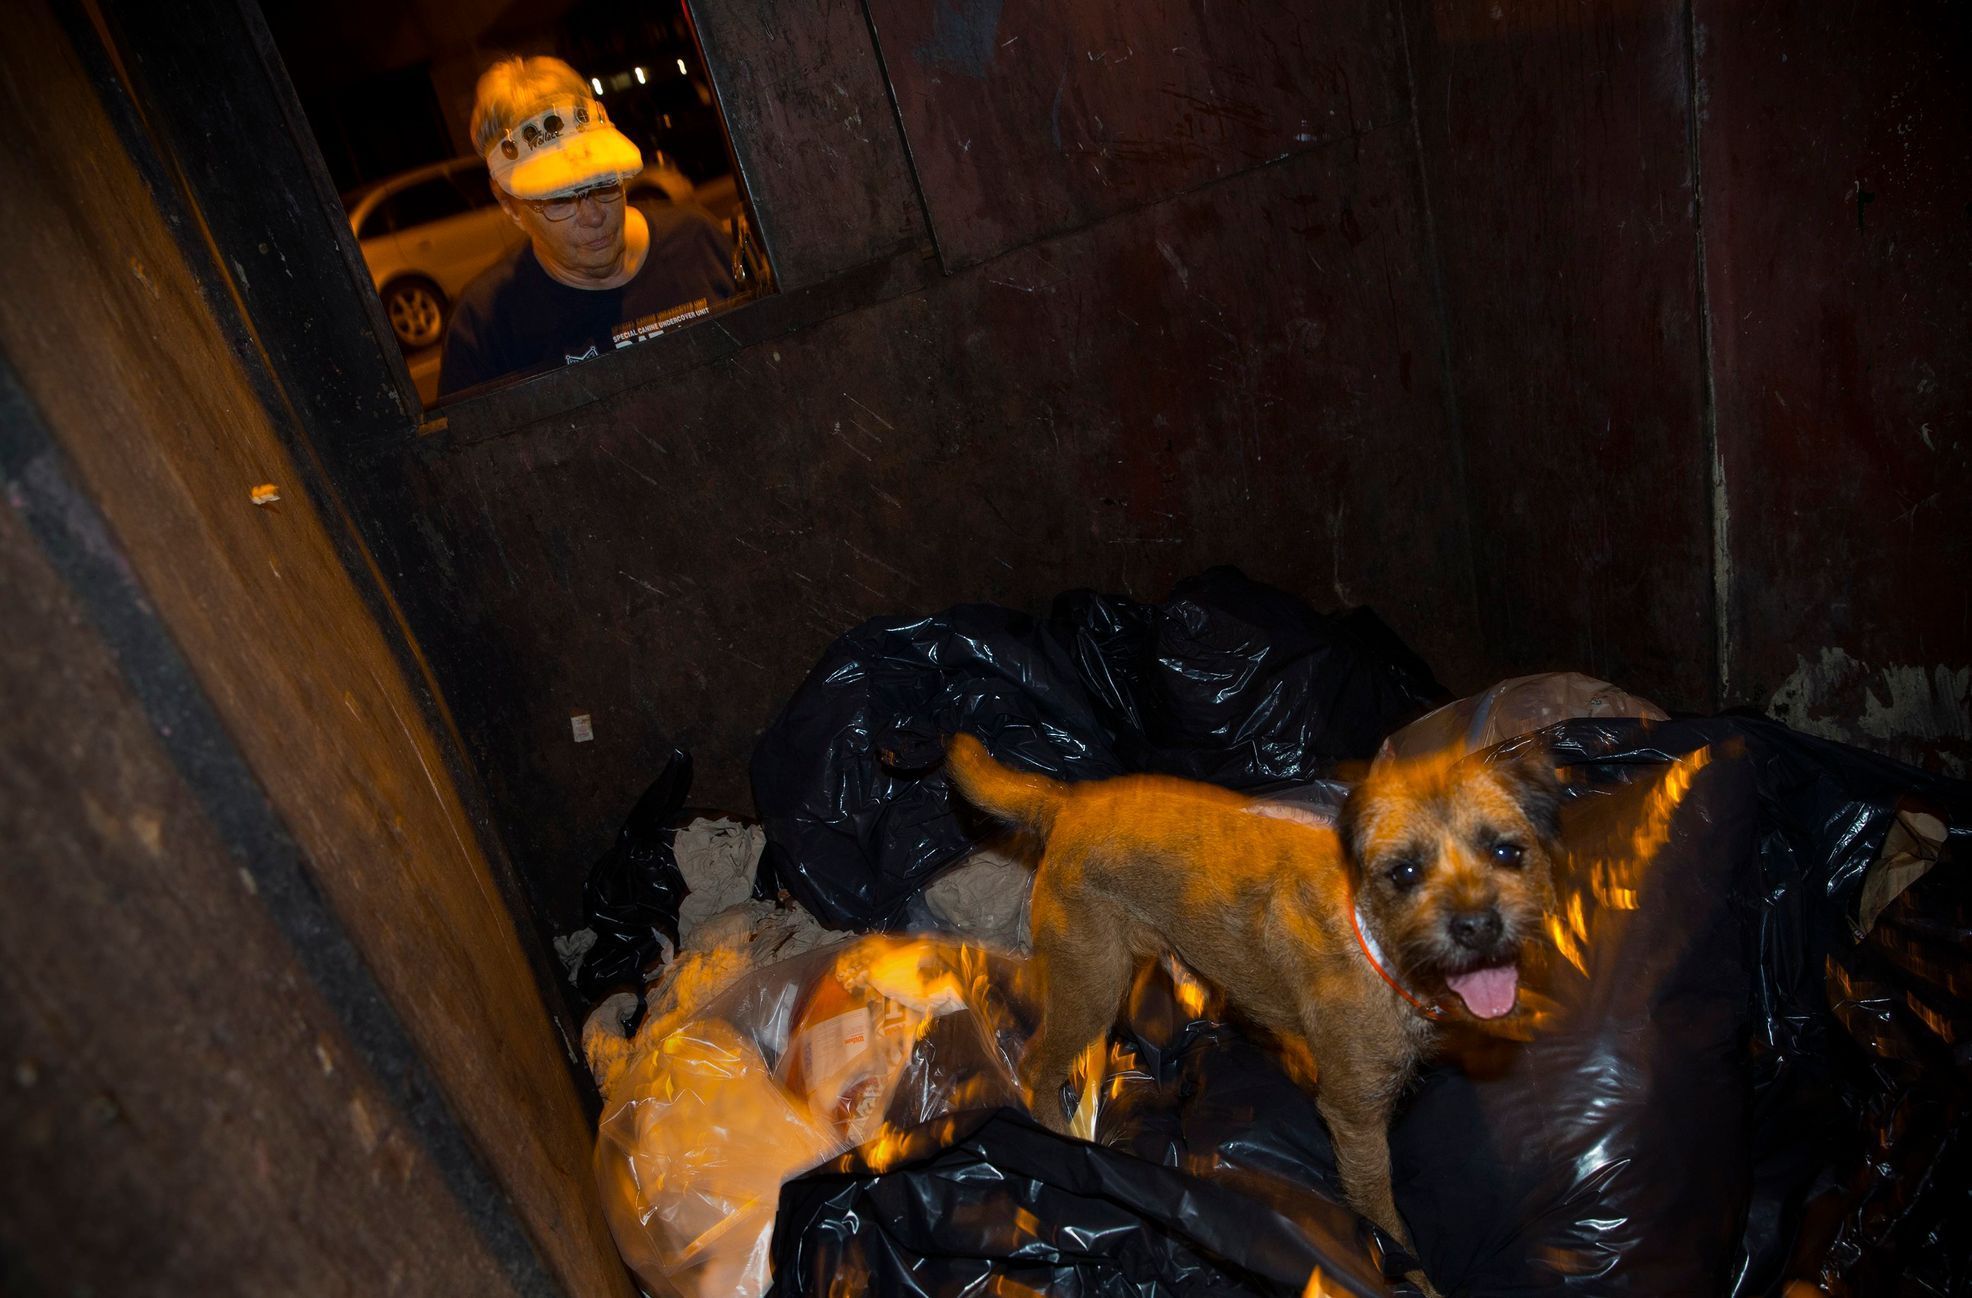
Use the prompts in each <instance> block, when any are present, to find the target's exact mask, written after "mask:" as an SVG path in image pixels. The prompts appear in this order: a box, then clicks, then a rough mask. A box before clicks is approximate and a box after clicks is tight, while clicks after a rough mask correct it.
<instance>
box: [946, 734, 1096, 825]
mask: <svg viewBox="0 0 1972 1298" xmlns="http://www.w3.org/2000/svg"><path fill="white" fill-rule="evenodd" d="M945 769H946V770H947V771H948V772H950V773H951V776H952V783H953V784H955V785H957V786H958V790H959V792H960V793H961V794H963V795H964V796H965V800H966V801H967V802H970V803H971V804H972V805H973V806H975V807H977V808H979V809H980V810H981V811H984V812H986V813H988V814H989V815H993V816H997V817H998V818H999V819H1001V820H1004V821H1007V822H1008V823H1010V824H1013V825H1018V826H1019V827H1020V828H1022V829H1026V830H1030V831H1032V832H1033V833H1034V834H1036V835H1038V836H1040V837H1042V838H1046V837H1047V835H1048V830H1049V829H1051V828H1053V826H1054V818H1055V813H1056V812H1057V811H1059V810H1060V809H1061V804H1062V801H1063V800H1064V799H1065V798H1066V797H1067V796H1068V788H1067V786H1066V785H1064V784H1062V783H1060V782H1059V781H1056V780H1051V779H1049V778H1048V777H1047V776H1045V775H1035V774H1032V773H1031V772H1028V771H1016V770H1012V769H1010V768H1008V767H1005V766H1002V765H1000V764H999V763H998V762H996V761H994V760H993V759H992V758H991V757H989V756H988V755H987V753H986V745H984V744H982V743H980V742H979V741H978V740H977V739H974V738H973V737H972V736H971V735H967V734H957V735H953V736H952V739H951V742H950V743H949V744H948V745H946V748H945Z"/></svg>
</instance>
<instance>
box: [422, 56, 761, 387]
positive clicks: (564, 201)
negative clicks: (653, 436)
mask: <svg viewBox="0 0 1972 1298" xmlns="http://www.w3.org/2000/svg"><path fill="white" fill-rule="evenodd" d="M471 133H472V141H473V148H474V149H475V150H477V151H478V153H479V155H480V156H481V157H483V158H484V159H486V170H487V173H488V176H489V178H490V180H491V182H492V186H493V193H494V196H495V197H496V198H498V199H499V201H500V206H501V207H502V208H504V209H505V210H506V213H507V215H508V216H509V217H510V218H512V220H513V222H514V224H516V225H518V226H519V227H520V228H521V230H522V231H523V232H524V233H525V234H526V235H527V242H526V243H525V244H523V245H522V246H521V247H519V248H517V249H516V250H515V251H514V252H513V253H512V254H510V255H509V256H507V257H505V258H503V259H502V260H501V261H499V262H498V263H496V264H495V265H493V266H492V267H490V268H489V269H487V270H486V271H484V272H482V273H481V274H480V275H479V276H478V277H477V278H476V279H474V280H473V281H472V283H470V284H468V285H467V286H466V288H465V290H464V292H462V293H461V294H460V295H459V301H458V303H457V305H456V306H455V308H454V309H453V313H452V319H451V321H450V322H449V323H448V324H447V326H446V329H445V348H444V352H443V354H442V358H441V360H440V362H439V378H438V391H439V395H441V396H445V395H449V394H451V393H454V392H458V391H460V390H461V389H464V388H469V387H472V386H473V385H475V384H479V383H484V382H486V381H487V380H489V379H493V378H497V377H499V376H500V375H503V374H512V373H515V372H517V371H533V370H538V369H543V368H546V367H549V366H554V365H562V364H570V365H572V364H574V363H575V362H577V361H583V360H588V359H590V358H592V357H595V356H600V355H602V354H603V353H605V352H608V351H611V350H613V349H615V348H616V347H619V346H627V345H628V344H629V343H630V342H633V341H636V340H638V339H639V338H640V337H643V336H648V335H649V334H651V333H653V332H656V331H658V330H659V329H661V328H662V327H663V326H664V325H665V324H666V323H668V322H670V321H672V320H676V319H682V318H687V317H689V316H690V315H691V314H693V313H694V312H696V311H699V310H702V309H706V308H709V307H710V306H711V305H712V304H713V303H716V302H722V301H724V300H725V299H727V298H729V297H731V296H732V295H733V292H734V287H735V286H734V282H733V276H732V245H731V243H730V241H729V240H728V239H727V237H726V233H725V231H724V230H723V229H722V228H721V227H720V225H719V223H718V222H717V221H715V220H714V219H713V218H712V216H711V215H710V214H709V213H707V212H705V211H704V210H703V209H701V208H698V207H695V206H692V205H689V204H674V203H671V202H669V201H667V200H666V199H663V198H649V199H637V200H635V201H632V200H631V199H630V198H629V197H628V195H627V192H626V190H625V188H624V186H625V182H627V181H630V180H631V179H633V178H634V177H636V176H637V174H638V173H639V172H640V171H641V170H642V168H643V155H642V153H641V152H640V151H639V150H638V148H637V146H636V145H635V144H633V143H632V142H631V141H630V139H629V137H627V136H625V135H624V134H623V133H622V132H620V131H618V130H617V129H616V128H615V127H614V126H612V125H611V124H610V120H609V114H608V113H607V112H606V111H604V108H603V104H602V100H601V99H600V98H599V97H597V96H595V95H592V94H591V93H590V87H589V83H588V82H587V81H584V80H583V79H582V77H581V75H580V74H579V73H577V72H576V70H575V69H574V68H572V67H570V66H569V65H568V64H566V63H564V62H562V61H561V60H560V59H555V58H546V57H534V58H511V59H502V60H501V61H500V62H498V63H496V64H494V65H493V66H492V67H490V68H488V69H487V70H486V72H485V73H484V74H483V75H482V76H481V77H480V79H479V86H478V90H477V93H476V95H475V100H474V103H473V110H472V125H471Z"/></svg>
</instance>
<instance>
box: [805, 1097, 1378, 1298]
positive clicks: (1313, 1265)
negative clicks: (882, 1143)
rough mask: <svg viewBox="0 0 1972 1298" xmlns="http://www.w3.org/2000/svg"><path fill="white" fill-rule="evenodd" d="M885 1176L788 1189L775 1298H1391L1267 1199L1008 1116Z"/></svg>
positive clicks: (860, 1168)
mask: <svg viewBox="0 0 1972 1298" xmlns="http://www.w3.org/2000/svg"><path fill="white" fill-rule="evenodd" d="M916 1136H917V1140H918V1144H919V1146H920V1148H918V1149H914V1150H913V1151H912V1156H910V1157H908V1158H907V1159H906V1160H905V1161H904V1162H902V1163H901V1164H899V1165H896V1166H894V1167H890V1168H889V1169H888V1170H886V1171H882V1172H877V1171H874V1170H872V1169H871V1168H870V1167H869V1166H868V1165H867V1163H866V1162H864V1160H863V1159H862V1158H861V1157H860V1156H859V1155H858V1154H856V1153H850V1154H847V1155H845V1156H843V1158H842V1159H840V1160H838V1161H837V1162H835V1163H833V1164H830V1165H828V1166H826V1167H824V1168H821V1169H819V1170H817V1171H814V1172H810V1173H808V1174H807V1175H805V1176H802V1177H798V1178H796V1179H794V1180H792V1181H789V1182H788V1183H787V1184H786V1185H785V1186H783V1187H782V1189H781V1201H780V1209H779V1215H778V1217H777V1219H776V1221H775V1225H774V1245H773V1249H774V1252H773V1264H774V1287H773V1288H772V1289H771V1290H770V1291H769V1292H770V1293H771V1294H773V1295H775V1296H776V1298H796V1296H797V1295H803V1296H807V1295H812V1296H814V1298H822V1296H823V1295H828V1294H837V1293H870V1294H878V1293H880V1294H886V1295H898V1296H903V1295H911V1296H916V1295H923V1296H924V1298H934V1296H942V1295H959V1294H973V1293H1036V1294H1050V1295H1059V1296H1061V1298H1162V1296H1163V1295H1180V1294H1229V1295H1230V1294H1254V1295H1280V1298H1298V1296H1299V1295H1301V1294H1302V1293H1304V1292H1306V1291H1307V1290H1306V1287H1305V1286H1306V1285H1307V1283H1308V1278H1309V1276H1310V1275H1311V1274H1312V1273H1313V1272H1314V1271H1316V1270H1317V1269H1319V1270H1320V1271H1321V1273H1322V1278H1323V1279H1322V1283H1323V1286H1324V1287H1323V1288H1321V1289H1319V1290H1317V1292H1320V1293H1324V1294H1337V1295H1340V1294H1359V1295H1377V1294H1386V1293H1388V1292H1390V1290H1389V1289H1388V1288H1387V1287H1386V1286H1385V1285H1384V1284H1383V1282H1382V1280H1381V1279H1380V1278H1379V1277H1378V1276H1377V1275H1376V1274H1375V1272H1374V1271H1372V1270H1370V1269H1369V1268H1368V1267H1367V1266H1366V1265H1365V1264H1364V1263H1363V1262H1361V1261H1356V1260H1352V1259H1350V1258H1349V1256H1348V1254H1347V1252H1345V1251H1342V1250H1338V1251H1336V1252H1335V1253H1329V1252H1324V1251H1322V1250H1320V1249H1319V1248H1317V1247H1316V1246H1315V1245H1314V1243H1313V1242H1312V1241H1311V1240H1310V1238H1309V1237H1308V1235H1307V1234H1306V1233H1304V1231H1303V1230H1302V1229H1300V1228H1299V1227H1298V1226H1297V1225H1296V1223H1294V1222H1293V1221H1292V1220H1290V1219H1289V1218H1287V1217H1285V1216H1283V1215H1281V1214H1279V1213H1277V1212H1274V1211H1272V1210H1271V1209H1269V1208H1268V1206H1267V1205H1266V1204H1265V1203H1263V1202H1260V1201H1256V1200H1253V1199H1249V1198H1246V1197H1244V1196H1240V1195H1235V1194H1227V1193H1224V1192H1222V1191H1220V1190H1219V1189H1218V1188H1217V1187H1215V1186H1213V1185H1212V1184H1211V1183H1210V1182H1207V1181H1204V1180H1202V1179H1201V1178H1198V1177H1196V1176H1193V1175H1190V1174H1188V1173H1186V1172H1182V1171H1178V1170H1176V1169H1173V1168H1167V1167H1159V1166H1157V1165H1155V1164H1152V1163H1147V1162H1144V1161H1143V1160H1141V1159H1139V1158H1136V1157H1134V1156H1132V1155H1130V1154H1126V1153H1122V1152H1119V1151H1117V1150H1113V1149H1108V1148H1105V1147H1104V1146H1102V1145H1095V1144H1088V1143H1085V1142H1082V1141H1074V1140H1069V1139H1066V1138H1065V1137H1061V1136H1057V1135H1054V1134H1053V1133H1051V1132H1049V1131H1047V1130H1046V1129H1044V1128H1042V1127H1040V1126H1039V1125H1037V1124H1036V1123H1035V1122H1034V1121H1033V1119H1031V1118H1028V1117H1026V1116H1025V1115H1022V1114H1018V1113H1015V1112H1013V1111H1011V1110H1006V1109H1001V1110H996V1111H993V1112H990V1113H987V1114H983V1115H981V1114H962V1115H956V1116H954V1117H950V1118H944V1119H940V1120H938V1121H937V1122H935V1123H932V1124H929V1125H927V1126H926V1127H924V1128H921V1129H920V1130H919V1131H918V1132H917V1133H916Z"/></svg>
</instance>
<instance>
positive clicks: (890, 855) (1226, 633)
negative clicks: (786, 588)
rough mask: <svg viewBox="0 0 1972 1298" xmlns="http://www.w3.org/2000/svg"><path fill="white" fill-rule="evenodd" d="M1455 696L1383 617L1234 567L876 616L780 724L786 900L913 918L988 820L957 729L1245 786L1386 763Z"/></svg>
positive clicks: (1054, 760) (892, 921)
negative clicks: (1308, 597)
mask: <svg viewBox="0 0 1972 1298" xmlns="http://www.w3.org/2000/svg"><path fill="white" fill-rule="evenodd" d="M1443 698H1444V691H1443V689H1442V687H1440V686H1439V685H1438V683H1437V682H1436V681H1435V680H1434V679H1433V678H1432V677H1431V673H1430V671H1429V670H1428V669H1427V668H1426V667H1425V666H1424V665H1423V664H1422V663H1421V662H1419V661H1418V660H1417V659H1416V658H1415V657H1414V656H1413V655H1412V654H1411V653H1410V652H1409V651H1408V650H1406V649H1405V648H1404V647H1403V645H1402V644H1401V642H1399V641H1398V640H1397V638H1396V636H1395V635H1394V634H1392V633H1391V632H1390V631H1389V629H1388V628H1387V627H1385V626H1384V625H1383V624H1382V623H1381V622H1380V621H1378V620H1377V619H1376V616H1375V615H1374V614H1373V613H1370V612H1369V611H1368V610H1363V609H1358V610H1355V611H1353V612H1351V613H1347V614H1340V615H1328V614H1322V613H1317V612H1315V611H1314V610H1313V609H1311V608H1309V607H1308V606H1307V605H1305V604H1303V603H1302V602H1300V601H1299V600H1297V599H1295V598H1293V597H1292V596H1289V595H1287V594H1285V593H1283V592H1281V591H1279V590H1275V589H1274V588H1272V587H1269V586H1265V585H1262V584H1261V583H1258V582H1254V581H1251V580H1249V579H1247V578H1246V577H1244V576H1242V575H1241V574H1240V573H1238V572H1237V571H1236V570H1234V569H1231V568H1214V569H1211V570H1209V571H1207V572H1205V573H1202V574H1200V575H1199V576H1196V577H1193V578H1190V579H1189V580H1187V581H1185V582H1182V583H1180V584H1179V585H1178V587H1177V588H1176V589H1175V590H1174V591H1173V592H1172V594H1171V596H1170V598H1168V599H1167V600H1165V601H1164V603H1162V604H1158V605H1146V604H1139V603H1137V602H1135V601H1133V600H1129V599H1126V598H1123V597H1120V596H1113V595H1098V594H1094V593H1092V592H1088V591H1076V592H1070V593H1068V594H1065V595H1063V596H1061V597H1060V598H1059V599H1057V600H1056V601H1055V604H1054V608H1053V610H1052V612H1051V613H1050V615H1049V616H1048V617H1047V618H1046V619H1044V620H1036V619H1034V618H1031V617H1027V616H1025V615H1023V614H1020V613H1016V612H1012V611H1010V610H1007V609H1002V608H996V607H992V606H988V605H976V604H975V605H962V606H960V607H957V608H952V609H947V610H945V611H944V612H942V613H939V614H937V615H935V616H932V617H924V618H915V619H908V620H879V621H873V622H868V623H865V624H864V625H862V626H861V627H858V628H857V629H855V630H854V631H851V632H850V633H849V634H847V635H845V636H843V637H842V638H841V639H839V640H838V641H836V643H835V644H833V645H831V646H830V648H829V650H828V652H827V653H826V654H825V655H824V656H823V659H822V661H821V662H820V663H819V664H818V665H817V666H816V667H815V669H814V670H813V671H812V672H811V673H810V674H809V676H808V678H807V680H806V681H805V682H803V684H802V685H801V687H800V688H799V689H798V690H797V691H796V692H795V694H794V696H793V697H792V698H791V699H790V700H789V701H788V703H787V705H786V707H785V708H784V709H783V710H782V712H781V713H780V715H779V716H778V717H776V718H775V720H774V721H773V723H772V724H771V725H769V726H768V728H767V730H766V731H765V733H763V734H762V736H761V739H760V743H759V746H758V747H757V748H756V750H755V752H754V757H753V767H752V776H753V793H754V802H755V805H756V806H757V808H758V809H759V812H760V817H761V820H762V822H763V823H764V825H765V827H766V830H767V850H766V853H765V855H764V857H763V859H762V867H761V868H762V883H763V887H764V890H766V891H769V892H771V891H772V890H774V889H775V888H785V889H786V890H787V891H788V892H789V893H790V894H792V895H793V896H794V898H795V899H796V900H798V901H799V902H800V903H801V904H802V905H803V906H805V907H806V908H807V909H808V910H809V911H810V912H811V913H813V914H814V915H815V916H816V917H817V918H818V919H820V920H822V922H824V923H826V924H831V925H834V926H836V927H841V928H869V927H884V928H888V927H896V926H898V925H899V924H901V923H902V922H903V921H904V918H905V916H906V913H907V909H908V905H909V902H910V900H911V898H912V896H913V894H915V893H917V892H918V891H919V890H920V889H922V888H923V887H924V886H925V885H926V884H927V883H928V882H929V881H930V879H931V878H932V877H933V876H934V875H935V874H936V873H937V872H938V871H939V870H940V869H942V868H943V867H944V866H946V865H947V864H949V863H951V862H952V861H954V860H956V859H958V858H959V857H960V856H962V855H964V854H965V853H966V852H968V851H970V850H971V849H972V848H973V847H974V846H975V845H976V844H977V842H978V841H979V836H980V835H981V834H983V833H985V832H986V831H987V827H986V826H985V825H983V824H982V823H981V822H980V821H979V820H978V819H977V818H976V817H972V816H962V813H960V812H959V811H958V810H957V808H956V800H955V798H954V797H953V796H952V795H951V794H950V793H949V792H948V791H947V789H946V787H945V783H944V780H943V779H942V777H938V776H935V775H934V776H932V777H930V778H920V776H921V775H922V772H923V770H924V769H926V768H928V767H929V766H930V765H933V764H935V762H936V759H937V755H938V751H939V750H938V740H939V738H940V737H941V736H943V735H948V734H951V733H952V732H954V731H957V730H966V731H969V732H971V733H973V734H976V735H978V736H980V738H981V739H983V740H984V741H985V742H986V744H987V746H988V747H989V748H990V749H991V750H992V751H993V753H994V755H995V756H997V757H999V758H1000V759H1001V760H1002V761H1006V762H1009V763H1011V764H1013V765H1016V766H1020V767H1023V768H1025V769H1028V770H1035V771H1041V772H1044V773H1046V774H1049V775H1052V776H1056V777H1058V778H1064V779H1091V778H1098V777H1101V776H1106V775H1115V774H1120V773H1121V772H1123V771H1125V770H1151V771H1162V772H1166V773H1169V774H1177V775H1185V776H1190V777H1193V778H1199V779H1210V780H1214V781H1216V782H1219V783H1222V784H1228V785H1233V786H1235V787H1241V788H1252V787H1256V786H1261V785H1266V784H1274V783H1281V782H1290V781H1305V780H1312V779H1317V778H1321V777H1324V776H1326V775H1328V774H1330V773H1331V770H1332V768H1333V767H1334V765H1335V764H1336V763H1338V762H1344V761H1357V760H1361V761H1366V760H1368V759H1369V758H1370V757H1371V756H1372V755H1373V754H1374V753H1375V751H1376V746H1377V744H1378V743H1380V742H1381V741H1382V739H1383V738H1384V736H1385V735H1387V734H1389V733H1390V732H1391V731H1392V730H1394V729H1395V728H1397V727H1398V726H1400V725H1402V724H1403V723H1404V722H1406V721H1409V720H1411V719H1413V718H1414V717H1416V716H1418V715H1419V714H1420V713H1422V712H1424V711H1425V710H1426V709H1427V708H1429V707H1431V706H1433V705H1435V704H1437V703H1439V702H1442V701H1443Z"/></svg>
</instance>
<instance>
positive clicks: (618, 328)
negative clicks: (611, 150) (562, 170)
mask: <svg viewBox="0 0 1972 1298" xmlns="http://www.w3.org/2000/svg"><path fill="white" fill-rule="evenodd" d="M635 206H636V208H637V210H638V211H640V212H642V213H643V214H644V220H645V221H646V222H647V223H649V225H650V249H649V251H648V252H646V253H645V255H644V264H643V265H642V266H640V267H639V268H638V270H637V273H636V274H635V275H633V276H631V277H630V279H629V280H628V281H626V282H625V283H622V284H619V285H617V286H616V287H615V288H602V289H594V288H573V287H571V286H569V285H567V284H564V283H562V282H561V281H560V280H558V279H555V278H553V277H552V276H550V275H549V274H548V272H547V271H545V270H543V269H541V261H540V259H539V258H537V257H536V256H535V255H534V247H533V245H532V244H523V245H521V247H520V248H519V249H518V250H516V251H515V252H514V253H512V254H511V255H509V256H507V257H506V258H504V259H502V260H501V261H500V262H498V263H497V264H495V265H493V266H491V267H488V268H487V269H486V270H484V271H482V272H480V274H479V275H478V277H477V278H475V279H474V280H473V281H472V283H470V284H468V285H466V289H465V292H463V293H461V294H459V300H458V302H457V304H456V305H455V306H454V307H453V309H452V319H451V320H450V321H449V322H447V324H446V326H445V352H444V356H443V359H442V360H441V361H440V363H439V370H438V394H439V395H440V396H447V395H450V394H451V393H454V392H457V391H459V390H460V389H462V388H469V387H472V386H473V385H474V384H476V383H484V382H486V381H487V380H488V379H495V378H499V377H500V376H501V375H503V374H516V373H528V372H532V371H535V370H541V369H546V368H549V367H551V366H555V365H572V364H574V363H575V362H576V361H580V360H588V359H589V358H590V357H592V356H600V355H603V354H604V353H606V352H609V351H612V350H614V348H615V347H616V345H617V344H616V340H617V336H618V335H625V336H629V335H631V334H633V333H634V332H635V327H636V325H637V323H638V322H639V321H643V322H644V326H645V329H644V332H646V333H648V332H650V331H651V327H652V322H651V321H650V320H649V317H651V316H657V315H661V314H662V313H664V312H667V311H670V310H671V309H673V308H676V307H682V306H687V305H689V304H690V303H693V302H696V301H698V300H700V299H704V300H705V301H706V302H707V303H708V304H710V303H716V302H723V301H725V300H726V299H727V298H729V297H731V296H732V295H733V272H732V256H733V248H732V243H731V241H730V240H728V239H727V237H726V232H725V230H724V229H722V228H721V227H720V225H719V223H718V222H717V221H715V220H713V219H712V216H711V214H710V213H708V212H706V211H705V210H704V209H703V208H699V207H690V206H684V205H677V204H672V203H667V202H664V201H662V200H655V199H646V200H642V201H639V202H638V203H636V204H635ZM626 219H627V214H626Z"/></svg>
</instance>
